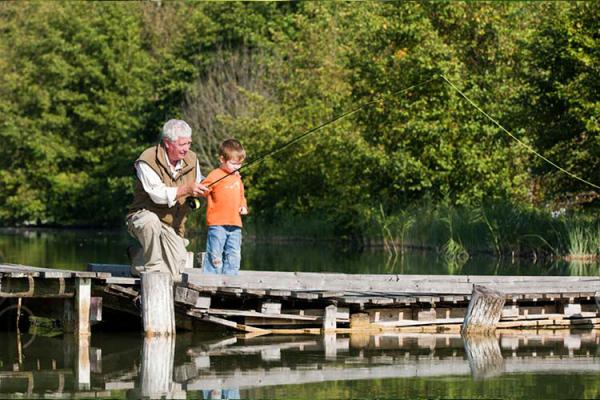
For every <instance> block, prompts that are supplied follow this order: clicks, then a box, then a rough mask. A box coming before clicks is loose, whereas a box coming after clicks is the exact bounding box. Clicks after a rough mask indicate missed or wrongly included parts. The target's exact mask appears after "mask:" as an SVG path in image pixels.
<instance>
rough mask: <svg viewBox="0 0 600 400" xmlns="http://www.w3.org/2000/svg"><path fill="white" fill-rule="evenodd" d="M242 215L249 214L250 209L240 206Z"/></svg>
mask: <svg viewBox="0 0 600 400" xmlns="http://www.w3.org/2000/svg"><path fill="white" fill-rule="evenodd" d="M240 215H248V209H247V208H246V207H240Z"/></svg>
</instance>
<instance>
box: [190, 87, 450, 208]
mask: <svg viewBox="0 0 600 400" xmlns="http://www.w3.org/2000/svg"><path fill="white" fill-rule="evenodd" d="M436 79H440V76H434V77H433V78H429V79H427V80H424V81H421V82H419V83H416V84H414V85H412V86H409V87H407V88H403V89H400V90H397V91H395V92H393V93H391V94H390V96H397V95H399V94H402V93H405V92H408V91H410V90H412V89H415V88H417V87H420V86H423V85H426V84H428V83H430V82H432V81H434V80H436ZM383 100H384V99H383V98H379V99H374V100H371V101H368V102H366V103H364V104H362V105H360V106H357V107H355V108H353V109H351V110H349V111H346V112H343V113H342V114H339V115H337V116H335V117H333V118H331V119H329V120H327V121H325V122H323V123H322V124H321V125H319V126H316V127H314V128H311V129H309V130H307V131H305V132H303V133H301V134H300V135H298V136H296V137H294V138H293V139H291V140H289V141H288V142H286V143H284V144H282V145H280V146H278V147H276V148H275V149H273V150H271V151H268V152H266V153H264V154H262V155H260V156H259V157H257V158H255V159H254V160H251V161H249V162H247V163H246V164H244V165H242V166H241V167H240V168H238V169H236V170H235V171H232V172H229V173H228V174H227V175H224V176H222V177H221V178H219V179H217V180H216V181H214V182H211V183H210V184H209V185H207V187H208V188H210V187H211V186H213V185H215V184H217V183H218V182H220V181H222V180H223V179H225V178H227V177H228V176H230V175H233V174H235V173H236V172H239V171H240V170H242V169H245V168H248V167H250V166H251V165H255V164H258V163H260V162H262V161H264V160H265V159H266V158H267V157H271V156H273V155H274V154H276V153H279V152H280V151H282V150H284V149H285V148H287V147H289V146H291V145H293V144H295V143H297V142H299V141H300V140H302V139H304V138H305V137H307V136H308V135H310V134H313V133H315V132H318V131H320V130H321V129H323V128H325V127H326V126H328V125H331V124H333V123H335V122H337V121H339V120H341V119H343V118H346V117H348V116H350V115H352V114H355V113H357V112H359V111H361V110H363V109H365V108H367V107H369V106H371V105H373V104H375V103H379V102H381V101H383ZM187 201H188V204H189V205H190V207H191V208H198V207H199V203H198V198H197V197H189V198H188V199H187Z"/></svg>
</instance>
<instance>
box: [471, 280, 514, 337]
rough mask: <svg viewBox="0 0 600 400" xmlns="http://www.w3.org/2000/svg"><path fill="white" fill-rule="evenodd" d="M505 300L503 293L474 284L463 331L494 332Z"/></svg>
mask: <svg viewBox="0 0 600 400" xmlns="http://www.w3.org/2000/svg"><path fill="white" fill-rule="evenodd" d="M504 301H505V299H504V295H503V294H502V293H500V292H498V291H496V290H492V289H488V288H486V287H484V286H480V285H473V293H472V294H471V301H470V302H469V308H468V309H467V315H466V316H465V319H464V321H463V324H462V327H461V333H463V334H470V333H485V332H493V331H494V330H495V329H496V324H497V323H498V321H500V316H501V315H502V307H504Z"/></svg>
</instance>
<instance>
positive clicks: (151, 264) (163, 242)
mask: <svg viewBox="0 0 600 400" xmlns="http://www.w3.org/2000/svg"><path fill="white" fill-rule="evenodd" d="M127 229H128V231H129V234H130V235H131V236H133V237H134V238H136V239H137V240H138V241H139V242H140V244H141V245H142V249H143V253H144V254H143V260H144V261H143V262H144V267H143V269H142V270H140V269H138V268H136V266H135V265H134V268H132V272H133V273H134V274H136V273H137V274H138V275H139V273H140V272H151V271H160V272H169V273H170V274H171V275H172V277H173V280H174V281H180V280H181V273H182V272H183V269H184V268H185V267H186V264H187V262H188V252H187V250H186V246H187V244H188V243H189V241H188V240H187V239H184V238H182V237H181V236H179V235H177V233H175V230H174V229H173V228H172V227H170V226H168V225H166V224H164V223H162V222H161V221H160V219H158V216H157V215H156V214H154V213H153V212H151V211H148V210H140V211H137V212H136V213H135V214H132V215H131V216H130V217H129V218H128V219H127Z"/></svg>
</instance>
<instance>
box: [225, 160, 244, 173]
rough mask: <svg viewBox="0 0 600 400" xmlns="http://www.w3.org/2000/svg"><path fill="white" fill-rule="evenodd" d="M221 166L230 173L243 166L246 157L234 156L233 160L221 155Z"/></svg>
mask: <svg viewBox="0 0 600 400" xmlns="http://www.w3.org/2000/svg"><path fill="white" fill-rule="evenodd" d="M220 161H221V168H222V169H223V170H225V171H226V172H227V173H228V174H231V173H232V172H234V171H237V170H238V169H240V168H242V165H243V163H244V159H240V158H232V159H231V160H225V158H224V157H223V156H221V157H220Z"/></svg>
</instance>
